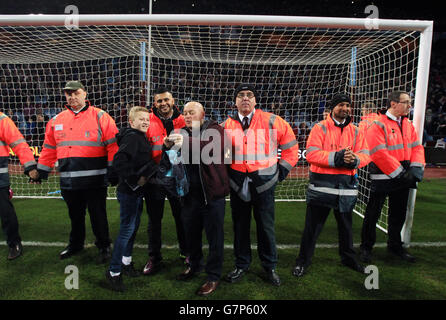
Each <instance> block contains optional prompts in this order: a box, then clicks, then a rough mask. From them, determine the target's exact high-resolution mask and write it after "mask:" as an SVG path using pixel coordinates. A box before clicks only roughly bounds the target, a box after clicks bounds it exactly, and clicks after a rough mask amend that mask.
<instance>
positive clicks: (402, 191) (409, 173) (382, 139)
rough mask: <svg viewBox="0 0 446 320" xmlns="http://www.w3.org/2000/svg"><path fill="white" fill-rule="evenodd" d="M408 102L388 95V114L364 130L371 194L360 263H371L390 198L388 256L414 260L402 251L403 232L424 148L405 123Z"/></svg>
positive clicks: (400, 93)
mask: <svg viewBox="0 0 446 320" xmlns="http://www.w3.org/2000/svg"><path fill="white" fill-rule="evenodd" d="M410 106H411V102H410V96H409V94H408V93H407V92H404V91H395V92H392V93H391V94H390V95H389V98H388V101H387V111H383V112H381V114H380V116H379V118H378V119H377V120H375V121H374V122H373V124H372V126H370V128H369V129H368V130H367V135H366V139H367V143H368V145H369V149H370V157H371V158H372V162H371V163H370V166H369V169H370V179H371V181H372V183H371V192H370V197H369V202H368V204H367V207H366V211H365V216H364V222H363V227H362V237H361V241H362V242H361V260H362V261H364V262H367V263H368V262H370V261H371V251H372V248H373V245H374V244H375V241H376V230H375V225H376V223H377V221H378V219H379V217H380V215H381V209H382V207H383V205H384V201H385V199H386V197H387V196H388V197H389V216H388V233H387V235H388V242H387V248H388V249H389V252H391V253H393V254H395V255H397V256H398V257H400V258H401V259H403V260H405V261H409V262H414V261H415V258H414V257H413V256H411V255H410V254H409V253H407V251H406V250H405V249H404V248H403V243H402V242H401V230H402V228H403V225H404V222H405V219H406V211H407V202H408V198H409V189H410V188H416V184H417V182H419V181H421V180H422V178H423V173H424V165H425V160H424V148H423V145H422V144H421V142H420V140H419V139H418V136H417V133H416V131H415V128H414V126H413V125H412V123H411V122H410V121H409V120H408V119H407V115H408V114H409V110H410Z"/></svg>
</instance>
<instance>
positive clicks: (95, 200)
mask: <svg viewBox="0 0 446 320" xmlns="http://www.w3.org/2000/svg"><path fill="white" fill-rule="evenodd" d="M61 194H62V197H63V198H64V200H65V202H66V204H67V207H68V215H69V216H70V220H71V232H70V239H69V245H70V246H71V247H73V248H83V247H84V241H85V215H86V210H87V208H88V213H89V214H90V222H91V227H92V229H93V234H94V235H95V236H96V241H95V245H96V247H98V248H99V249H103V248H107V247H109V246H110V243H111V241H110V235H109V231H108V220H107V210H106V199H107V188H96V189H82V190H66V189H62V190H61Z"/></svg>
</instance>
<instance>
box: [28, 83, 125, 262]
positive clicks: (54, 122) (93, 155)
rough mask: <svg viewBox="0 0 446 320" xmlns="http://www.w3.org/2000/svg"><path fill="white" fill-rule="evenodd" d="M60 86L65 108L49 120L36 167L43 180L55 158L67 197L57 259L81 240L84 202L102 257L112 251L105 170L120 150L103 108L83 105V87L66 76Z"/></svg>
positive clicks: (113, 126)
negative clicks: (64, 238)
mask: <svg viewBox="0 0 446 320" xmlns="http://www.w3.org/2000/svg"><path fill="white" fill-rule="evenodd" d="M63 90H64V94H65V97H66V99H67V106H66V107H67V109H66V110H64V111H62V112H61V113H59V114H58V115H56V116H55V117H54V118H53V119H51V120H50V121H49V122H48V124H47V127H46V132H45V141H44V144H43V148H42V152H41V153H40V158H39V163H38V165H37V168H38V170H39V173H40V177H41V178H43V179H45V178H47V177H48V173H49V172H50V171H51V168H52V167H53V165H54V163H55V162H56V161H57V162H58V167H57V169H58V171H59V175H60V188H61V192H62V197H63V198H64V200H65V201H66V202H67V206H68V211H69V215H70V218H71V222H72V223H71V225H72V230H71V234H70V241H69V244H68V247H67V248H66V250H64V251H62V253H61V255H60V258H61V259H64V258H67V257H69V256H71V255H73V254H74V253H76V252H78V251H80V250H81V249H82V248H83V246H84V240H85V213H86V212H85V210H86V208H87V207H88V210H89V213H90V220H91V223H92V228H93V233H94V234H95V236H96V239H97V241H96V246H97V247H98V248H99V249H100V251H101V252H100V258H99V260H101V262H105V261H102V260H107V258H108V256H109V255H110V252H109V246H110V238H109V233H108V222H107V215H106V206H105V200H106V197H107V185H108V181H107V173H108V168H109V167H110V166H111V164H112V161H113V156H114V155H115V153H116V152H117V150H118V146H117V144H116V138H115V135H116V133H118V129H117V127H116V124H115V121H114V120H113V119H112V118H111V117H110V116H109V115H108V113H106V112H105V111H103V110H101V109H98V108H96V107H93V106H90V105H89V104H87V101H86V95H87V92H86V91H85V88H84V86H83V85H82V84H81V83H80V82H79V81H70V82H68V83H67V84H66V86H65V88H64V89H63Z"/></svg>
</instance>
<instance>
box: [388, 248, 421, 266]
mask: <svg viewBox="0 0 446 320" xmlns="http://www.w3.org/2000/svg"><path fill="white" fill-rule="evenodd" d="M387 251H388V252H390V253H391V254H394V255H396V256H397V257H400V258H401V260H404V261H407V262H410V263H414V262H415V261H416V259H415V257H414V256H413V255H411V254H409V253H408V252H407V251H406V249H404V248H401V249H399V250H392V249H387Z"/></svg>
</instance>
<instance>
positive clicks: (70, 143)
mask: <svg viewBox="0 0 446 320" xmlns="http://www.w3.org/2000/svg"><path fill="white" fill-rule="evenodd" d="M71 146H81V147H103V145H102V143H101V142H95V141H83V140H81V141H62V142H60V143H58V144H57V147H71Z"/></svg>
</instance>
